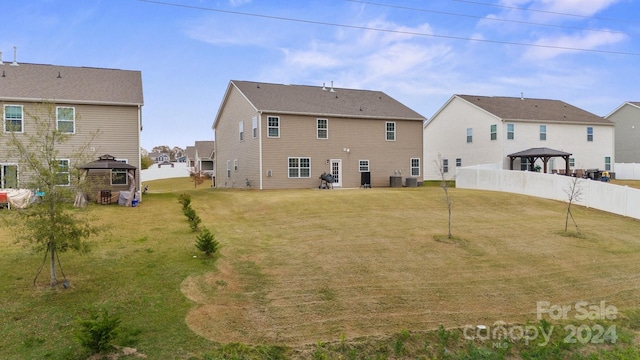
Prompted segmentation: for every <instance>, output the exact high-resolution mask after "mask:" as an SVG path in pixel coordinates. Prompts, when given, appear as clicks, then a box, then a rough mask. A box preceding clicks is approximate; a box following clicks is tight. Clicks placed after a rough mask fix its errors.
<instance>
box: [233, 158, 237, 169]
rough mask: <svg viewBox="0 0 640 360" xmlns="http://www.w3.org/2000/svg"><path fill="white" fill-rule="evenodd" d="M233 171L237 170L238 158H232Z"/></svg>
mask: <svg viewBox="0 0 640 360" xmlns="http://www.w3.org/2000/svg"><path fill="white" fill-rule="evenodd" d="M233 171H238V159H234V160H233Z"/></svg>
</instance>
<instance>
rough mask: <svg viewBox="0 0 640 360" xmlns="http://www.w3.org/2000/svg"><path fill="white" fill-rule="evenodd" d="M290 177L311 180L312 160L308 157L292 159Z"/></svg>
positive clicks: (290, 161) (290, 160) (290, 159)
mask: <svg viewBox="0 0 640 360" xmlns="http://www.w3.org/2000/svg"><path fill="white" fill-rule="evenodd" d="M288 162H289V166H288V167H289V177H290V178H309V177H311V158H308V157H290V158H289V159H288Z"/></svg>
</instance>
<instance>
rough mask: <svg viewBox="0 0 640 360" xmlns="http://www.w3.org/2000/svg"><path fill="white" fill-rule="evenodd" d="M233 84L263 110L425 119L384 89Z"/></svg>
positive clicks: (238, 82)
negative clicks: (383, 90)
mask: <svg viewBox="0 0 640 360" xmlns="http://www.w3.org/2000/svg"><path fill="white" fill-rule="evenodd" d="M231 83H232V84H233V85H235V86H236V88H238V90H240V92H242V93H243V94H244V96H245V97H246V98H247V99H248V100H249V102H251V103H252V104H253V106H254V107H255V108H256V109H257V110H258V111H261V112H263V113H268V112H272V113H280V114H307V115H314V116H332V117H350V118H376V119H379V118H384V119H399V120H419V121H424V120H425V118H424V116H422V115H420V114H418V113H417V112H415V111H413V110H411V109H410V108H408V107H407V106H405V105H403V104H402V103H400V102H399V101H397V100H395V99H393V98H392V97H390V96H389V95H387V94H385V93H383V92H381V91H370V90H354V89H343V88H334V91H331V87H329V86H327V87H326V90H323V88H322V86H306V85H281V84H269V83H261V82H252V81H237V80H232V81H231Z"/></svg>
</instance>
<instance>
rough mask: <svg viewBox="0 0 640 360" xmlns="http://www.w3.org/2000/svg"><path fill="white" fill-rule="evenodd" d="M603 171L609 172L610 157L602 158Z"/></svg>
mask: <svg viewBox="0 0 640 360" xmlns="http://www.w3.org/2000/svg"><path fill="white" fill-rule="evenodd" d="M604 170H605V171H611V157H610V156H605V157H604Z"/></svg>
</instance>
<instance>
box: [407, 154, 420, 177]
mask: <svg viewBox="0 0 640 360" xmlns="http://www.w3.org/2000/svg"><path fill="white" fill-rule="evenodd" d="M409 166H410V167H411V176H420V158H411V160H410V162H409Z"/></svg>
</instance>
